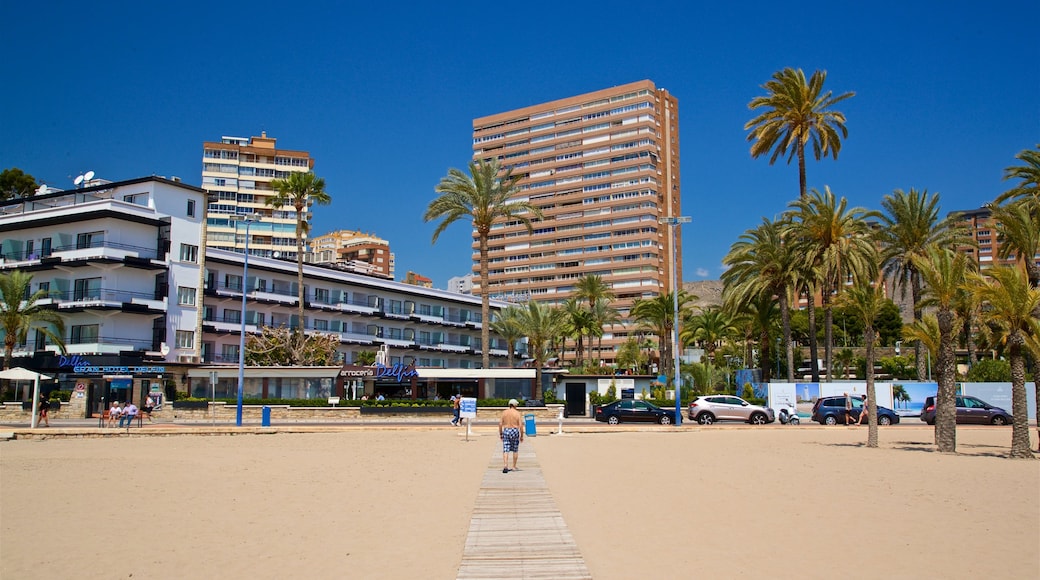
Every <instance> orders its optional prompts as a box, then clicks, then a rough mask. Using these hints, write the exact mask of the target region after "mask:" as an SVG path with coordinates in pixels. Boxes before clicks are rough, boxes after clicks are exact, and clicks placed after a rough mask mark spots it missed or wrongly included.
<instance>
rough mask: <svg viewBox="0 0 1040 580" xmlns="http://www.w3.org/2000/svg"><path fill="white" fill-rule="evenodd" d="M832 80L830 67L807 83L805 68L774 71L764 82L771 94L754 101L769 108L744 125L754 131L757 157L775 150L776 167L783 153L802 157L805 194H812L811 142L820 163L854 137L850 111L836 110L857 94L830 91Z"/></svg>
mask: <svg viewBox="0 0 1040 580" xmlns="http://www.w3.org/2000/svg"><path fill="white" fill-rule="evenodd" d="M826 80H827V72H826V71H819V70H818V71H816V72H814V73H813V74H812V76H811V77H809V79H808V81H807V80H806V78H805V73H804V72H802V69H797V70H796V69H792V68H785V69H783V70H781V71H777V72H775V73H773V78H772V80H770V81H768V82H766V84H764V85H762V88H763V89H765V90H766V94H765V95H763V96H759V97H755V98H754V99H752V100H751V102H750V103H748V108H749V109H751V110H752V111H754V110H756V109H763V111H762V112H761V113H759V115H758V116H757V117H755V118H754V119H752V120H750V121H748V122H747V123H746V124H745V125H744V130H745V131H750V133H748V136H747V140H748V141H751V142H752V145H751V157H752V158H756V159H757V158H758V157H759V156H761V155H764V154H766V153H769V152H770V151H772V152H773V154H772V156H771V157H770V158H769V164H770V165H772V164H773V163H775V162H776V160H777V158H779V157H780V156H781V155H786V156H787V163H788V164H790V163H791V159H793V158H795V157H797V158H798V193H799V197H805V195H806V182H805V146H806V144H807V143H810V142H811V143H812V153H813V157H815V158H816V160H817V161H819V160H820V158H822V157H826V156H827V155H831V156H832V157H833V158H834V159H835V160H837V159H838V152H839V151H841V140H842V139H845V138H846V137H848V131H847V130H846V129H845V115H844V114H843V113H841V112H839V111H832V110H830V108H831V107H833V106H834V105H836V104H838V103H840V102H841V101H844V100H845V99H848V98H850V97H852V96H854V95H855V94H856V93H853V92H848V93H844V94H841V95H838V96H833V95H832V94H831V92H830V91H827V92H826V93H824V92H823V83H824V81H826Z"/></svg>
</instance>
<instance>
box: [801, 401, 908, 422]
mask: <svg viewBox="0 0 1040 580" xmlns="http://www.w3.org/2000/svg"><path fill="white" fill-rule="evenodd" d="M861 412H863V399H861V398H860V396H859V395H852V420H853V421H856V420H858V419H859V414H860V413H861ZM812 420H813V421H816V422H817V423H819V424H821V425H837V424H838V423H842V424H844V423H845V397H844V395H839V396H837V397H820V398H819V399H817V400H816V403H815V404H813V409H812ZM877 422H878V425H895V424H897V423H899V415H896V412H895V411H893V410H892V409H889V408H888V407H882V406H881V405H878V408H877Z"/></svg>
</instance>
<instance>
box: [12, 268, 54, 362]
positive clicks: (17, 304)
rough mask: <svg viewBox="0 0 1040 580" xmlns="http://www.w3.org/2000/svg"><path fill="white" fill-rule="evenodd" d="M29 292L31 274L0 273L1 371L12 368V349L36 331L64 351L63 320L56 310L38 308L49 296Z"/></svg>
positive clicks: (17, 271) (21, 272)
mask: <svg viewBox="0 0 1040 580" xmlns="http://www.w3.org/2000/svg"><path fill="white" fill-rule="evenodd" d="M31 289H32V274H30V273H28V272H26V271H24V270H12V271H10V272H5V273H3V274H0V330H2V331H3V333H4V367H3V368H4V369H8V368H10V367H11V359H12V357H13V356H14V347H15V346H16V345H17V344H19V343H24V342H25V340H26V338H28V336H29V330H31V329H36V332H37V333H41V334H43V335H44V336H45V337H46V338H47V340H49V341H50V342H51V343H53V344H55V345H57V346H58V348H59V349H61V352H62V353H64V352H65V341H64V340H63V339H62V336H63V335H64V334H65V320H64V319H63V318H62V317H61V315H60V314H58V312H57V311H56V310H50V309H47V308H45V307H44V306H42V305H40V304H39V302H40V300H41V299H43V298H47V297H48V295H49V293H48V292H47V291H46V290H37V291H36V292H30V290H31Z"/></svg>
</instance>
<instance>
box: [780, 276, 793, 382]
mask: <svg viewBox="0 0 1040 580" xmlns="http://www.w3.org/2000/svg"><path fill="white" fill-rule="evenodd" d="M780 323H781V325H782V326H783V332H784V351H785V352H786V354H787V382H789V383H793V382H794V343H793V341H792V340H791V309H790V307H789V306H788V304H787V292H782V293H781V294H780ZM778 354H779V353H778Z"/></svg>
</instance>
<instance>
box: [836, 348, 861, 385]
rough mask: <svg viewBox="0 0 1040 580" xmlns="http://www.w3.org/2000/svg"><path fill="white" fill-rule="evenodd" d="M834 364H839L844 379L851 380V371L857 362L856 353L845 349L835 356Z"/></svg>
mask: <svg viewBox="0 0 1040 580" xmlns="http://www.w3.org/2000/svg"><path fill="white" fill-rule="evenodd" d="M834 362H835V363H837V364H838V368H839V369H840V371H841V372H840V373H839V374H840V376H841V377H842V378H843V379H848V378H849V369H851V368H852V363H854V362H856V353H854V352H852V349H851V348H843V349H841V350H840V351H838V354H836V355H834Z"/></svg>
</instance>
